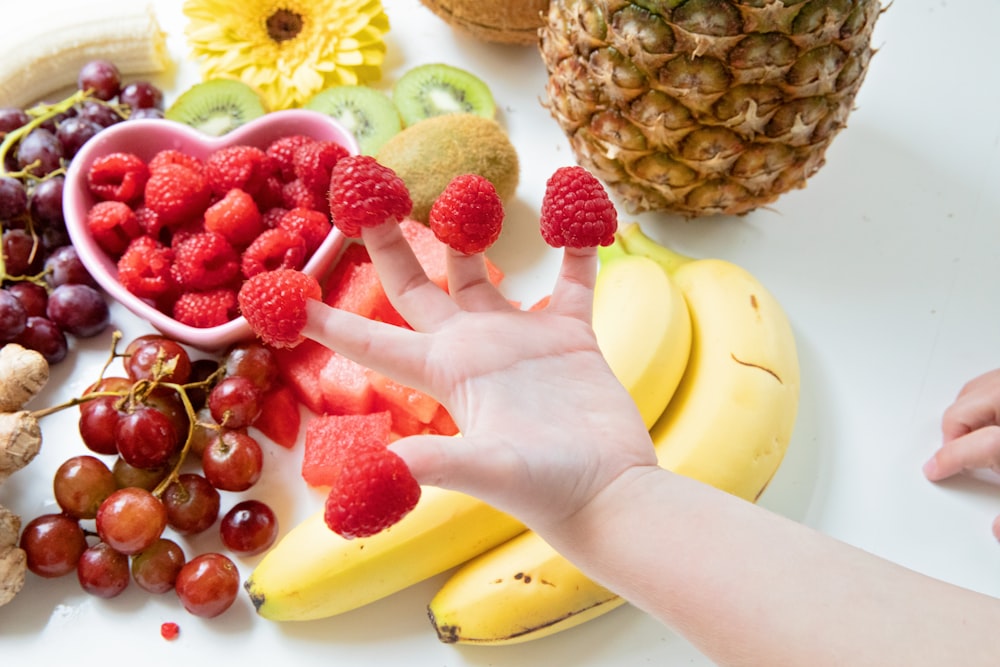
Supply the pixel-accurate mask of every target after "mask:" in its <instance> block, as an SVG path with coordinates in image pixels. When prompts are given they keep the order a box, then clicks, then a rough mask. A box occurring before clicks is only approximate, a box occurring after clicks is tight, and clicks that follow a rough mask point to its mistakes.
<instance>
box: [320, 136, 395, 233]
mask: <svg viewBox="0 0 1000 667" xmlns="http://www.w3.org/2000/svg"><path fill="white" fill-rule="evenodd" d="M412 210H413V202H412V200H411V199H410V193H409V191H408V190H407V189H406V183H404V182H403V179H401V178H400V177H399V176H398V175H397V174H396V172H394V171H393V170H392V169H389V168H388V167H386V166H383V165H381V164H379V163H378V162H377V161H376V160H375V158H373V157H370V156H368V155H351V156H348V157H345V158H342V159H341V160H340V161H338V162H337V164H336V165H335V166H334V168H333V173H332V174H331V176H330V217H331V218H332V219H333V224H334V225H336V226H337V228H338V229H339V230H340V231H341V232H343V233H344V236H347V237H348V238H357V237H359V236H361V228H362V227H375V226H377V225H380V224H382V223H383V222H386V221H388V220H391V219H396V220H400V219H402V218H405V217H406V216H408V215H409V214H410V211H412Z"/></svg>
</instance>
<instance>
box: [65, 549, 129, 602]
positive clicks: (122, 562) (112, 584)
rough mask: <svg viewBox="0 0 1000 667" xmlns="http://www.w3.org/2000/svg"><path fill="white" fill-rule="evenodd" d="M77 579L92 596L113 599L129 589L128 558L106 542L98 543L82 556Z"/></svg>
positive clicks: (77, 569)
mask: <svg viewBox="0 0 1000 667" xmlns="http://www.w3.org/2000/svg"><path fill="white" fill-rule="evenodd" d="M76 578H77V580H78V581H79V582H80V586H81V587H82V588H83V590H85V591H86V592H88V593H90V594H91V595H96V596H97V597H100V598H113V597H115V596H117V595H120V594H121V592H122V591H124V590H125V589H126V588H128V582H129V564H128V556H126V555H125V554H123V553H119V552H118V551H115V550H114V549H112V548H111V546H109V545H108V544H107V543H105V542H98V543H97V544H95V545H93V546H91V547H89V548H88V549H87V550H86V551H84V552H83V554H82V555H81V556H80V561H79V563H77V567H76Z"/></svg>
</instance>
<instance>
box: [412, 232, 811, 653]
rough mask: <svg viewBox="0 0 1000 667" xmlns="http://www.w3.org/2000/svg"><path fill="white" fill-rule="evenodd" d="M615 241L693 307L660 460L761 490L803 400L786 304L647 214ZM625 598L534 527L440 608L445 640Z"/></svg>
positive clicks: (526, 630) (499, 639)
mask: <svg viewBox="0 0 1000 667" xmlns="http://www.w3.org/2000/svg"><path fill="white" fill-rule="evenodd" d="M615 245H617V246H620V249H619V251H618V252H620V251H621V250H622V249H623V250H624V251H625V252H626V253H629V254H635V255H641V256H645V257H649V258H651V259H653V260H655V261H656V262H658V263H659V264H660V265H661V267H662V268H663V269H665V273H666V274H669V275H670V277H671V279H672V280H673V282H674V283H675V284H676V285H677V286H678V287H679V288H680V290H681V292H683V295H684V298H685V299H686V301H687V306H688V310H689V312H690V318H691V323H692V343H691V356H690V359H689V361H688V365H687V368H686V370H685V372H684V377H683V378H682V379H681V382H680V386H679V387H678V388H677V392H676V393H675V394H674V396H673V399H672V400H671V401H670V403H669V405H668V406H667V408H666V410H665V411H664V412H663V414H662V415H661V416H660V418H659V419H658V420H657V421H656V423H655V425H654V426H653V427H652V429H651V430H650V433H651V435H652V438H653V442H654V444H655V446H656V453H657V457H658V461H659V464H660V465H661V466H663V467H664V468H667V469H669V470H672V471H675V472H677V473H680V474H683V475H686V476H689V477H692V478H694V479H697V480H700V481H702V482H705V483H706V484H711V485H713V486H715V487H717V488H719V489H723V490H725V491H728V492H730V493H733V494H734V495H737V496H739V497H741V498H744V499H746V500H749V501H755V500H756V499H757V498H758V497H759V495H760V494H761V492H762V491H763V490H764V489H765V487H766V486H767V484H768V482H769V481H770V480H771V478H772V476H773V475H774V473H775V471H776V470H777V468H778V466H779V465H780V463H781V460H782V458H783V456H784V453H785V450H786V448H787V446H788V443H789V440H790V439H791V435H792V429H793V426H794V423H795V417H796V413H797V409H798V399H799V362H798V356H797V353H796V346H795V338H794V336H793V333H792V329H791V327H790V325H789V322H788V319H787V318H786V316H785V313H784V311H783V310H782V308H781V306H780V305H779V304H778V302H777V301H776V300H775V299H774V297H773V296H772V295H771V294H770V293H769V292H768V291H767V290H766V289H765V288H764V287H763V286H762V285H761V284H760V283H759V282H758V281H757V280H755V279H754V277H753V276H752V275H750V274H749V273H748V272H747V271H745V270H744V269H742V268H740V267H739V266H736V265H734V264H732V263H730V262H726V261H722V260H719V259H700V260H693V259H690V258H687V257H683V256H681V255H678V254H677V253H674V252H673V251H671V250H669V249H667V248H664V247H662V246H660V245H658V244H657V243H655V242H654V241H653V240H652V239H650V238H649V237H647V236H645V235H644V234H643V233H642V231H641V229H640V228H639V226H638V225H636V224H631V225H627V226H625V227H624V228H623V229H622V230H621V231H620V232H619V235H618V237H617V239H616V242H615V244H614V245H613V246H611V247H612V248H614V246H615ZM616 261H617V260H616ZM621 604H623V600H622V599H621V598H619V597H617V596H616V595H614V594H613V593H611V592H610V591H608V590H607V589H605V588H603V587H601V586H599V585H598V584H596V583H594V582H592V581H590V580H589V579H588V578H587V577H585V576H584V575H583V574H582V573H581V572H580V571H579V570H578V569H577V568H576V567H575V566H573V565H572V564H571V563H570V562H569V561H568V560H566V559H565V558H563V557H562V556H560V555H559V554H558V553H557V552H556V551H555V550H554V549H553V548H552V547H550V546H549V545H548V544H547V543H546V542H545V541H544V540H542V539H541V538H540V537H539V536H538V535H537V534H535V533H533V532H530V531H528V532H525V533H522V534H521V535H519V536H518V537H516V538H515V539H513V540H511V541H509V542H507V543H505V544H503V545H501V546H499V547H497V548H494V549H492V550H490V551H488V552H486V553H484V554H482V555H480V556H478V557H476V558H475V559H473V560H471V561H469V562H468V563H466V564H465V565H463V566H462V567H460V568H459V569H458V570H456V572H455V573H454V574H453V575H452V576H451V577H450V578H449V579H448V580H447V581H446V582H445V583H444V585H443V586H442V588H441V589H440V590H439V591H438V593H437V594H436V595H435V596H434V598H433V599H432V601H431V603H430V605H429V612H430V617H431V621H432V623H433V624H434V627H435V629H436V630H437V633H438V636H439V637H440V639H441V640H442V641H444V642H460V643H469V644H511V643H518V642H525V641H529V640H532V639H538V638H541V637H545V636H548V635H551V634H554V633H556V632H559V631H561V630H565V629H568V628H571V627H574V626H576V625H579V624H581V623H583V622H585V621H588V620H590V619H592V618H596V617H598V616H600V615H602V614H604V613H606V612H608V611H611V610H612V609H614V608H616V607H618V606H620V605H621Z"/></svg>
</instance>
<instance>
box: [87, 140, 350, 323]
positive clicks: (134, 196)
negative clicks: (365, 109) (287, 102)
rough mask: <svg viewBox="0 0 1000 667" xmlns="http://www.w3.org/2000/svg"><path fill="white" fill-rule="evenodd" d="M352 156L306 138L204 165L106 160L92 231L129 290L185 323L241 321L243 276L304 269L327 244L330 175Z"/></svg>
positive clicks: (97, 181) (92, 183)
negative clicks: (342, 160) (321, 245)
mask: <svg viewBox="0 0 1000 667" xmlns="http://www.w3.org/2000/svg"><path fill="white" fill-rule="evenodd" d="M347 155H348V152H347V150H346V149H345V148H344V147H343V146H341V145H340V144H338V143H335V142H332V141H323V140H317V139H313V138H311V137H307V136H304V135H291V136H286V137H282V138H280V139H277V140H275V141H274V142H273V143H271V144H270V145H268V146H266V147H264V148H260V147H255V146H246V145H234V146H229V147H225V148H221V149H219V150H216V151H214V152H212V153H210V154H209V155H207V156H205V157H204V158H199V157H195V156H192V155H190V154H186V153H183V152H180V151H177V150H173V149H168V150H163V151H160V152H159V153H157V154H156V155H154V156H153V157H152V158H151V159H150V160H149V161H148V162H146V161H144V160H143V159H141V158H139V157H138V156H137V155H135V154H132V153H128V152H116V153H110V154H108V155H105V156H102V157H101V158H98V159H97V160H95V161H94V163H93V165H92V166H91V168H90V170H89V171H88V173H87V184H88V187H89V189H90V191H91V193H93V195H94V197H95V201H96V203H95V204H94V206H93V207H92V208H91V209H90V211H89V212H88V215H87V227H88V229H89V230H90V233H91V234H92V235H93V237H94V239H95V241H96V242H97V243H98V245H100V247H101V248H102V249H103V250H104V251H105V252H106V253H107V254H108V255H109V256H110V257H111V258H112V259H113V260H114V261H115V262H116V264H117V268H118V280H119V281H120V282H121V283H122V285H123V286H124V287H125V288H126V289H127V290H129V292H131V293H132V294H134V295H136V296H137V297H139V298H141V299H144V300H146V301H147V302H149V303H151V304H153V305H154V306H156V307H157V308H158V309H159V310H160V311H162V312H164V313H166V314H168V315H170V316H171V317H173V318H174V319H176V320H177V321H179V322H182V323H184V324H187V325H189V326H192V327H199V328H206V327H214V326H218V325H220V324H225V323H226V322H229V321H230V320H232V319H234V318H235V317H236V316H237V315H238V314H239V306H238V301H237V294H238V292H239V289H240V286H241V285H242V284H243V282H244V281H245V280H247V279H249V278H251V277H253V276H254V275H257V274H258V273H261V272H264V271H271V270H275V269H293V270H301V269H302V268H303V267H304V266H305V264H306V262H307V261H308V259H309V258H310V257H311V256H312V254H313V253H314V252H315V251H316V249H317V248H318V247H319V246H320V244H322V242H323V241H324V239H326V237H327V235H328V234H329V233H330V230H331V229H332V223H331V220H330V209H329V204H328V202H327V192H328V190H329V187H330V174H331V171H332V170H333V166H334V165H335V164H336V163H337V161H338V160H340V159H341V158H343V157H346V156H347Z"/></svg>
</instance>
